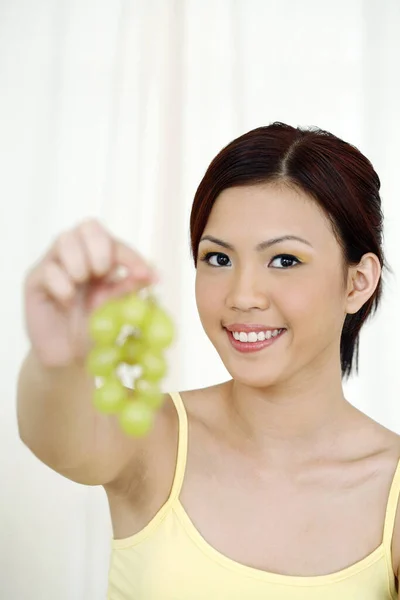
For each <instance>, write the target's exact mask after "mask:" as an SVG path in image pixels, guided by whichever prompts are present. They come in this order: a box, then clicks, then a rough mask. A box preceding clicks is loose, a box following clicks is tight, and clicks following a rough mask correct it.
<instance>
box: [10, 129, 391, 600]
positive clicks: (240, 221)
mask: <svg viewBox="0 0 400 600" xmlns="http://www.w3.org/2000/svg"><path fill="white" fill-rule="evenodd" d="M379 187H380V182H379V178H378V176H377V174H376V173H375V171H374V169H373V167H372V166H371V164H370V162H369V161H368V160H367V159H366V158H365V157H364V156H363V155H362V154H361V153H360V152H359V151H358V150H357V149H356V148H355V147H353V146H351V145H350V144H348V143H346V142H344V141H342V140H340V139H338V138H337V137H335V136H333V135H332V134H330V133H328V132H325V131H321V130H317V129H315V130H312V129H308V130H306V129H300V128H293V127H290V126H287V125H284V124H282V123H274V124H272V125H270V126H268V127H261V128H258V129H255V130H253V131H250V132H248V133H246V134H245V135H243V136H241V137H239V138H238V139H236V140H234V141H233V142H231V143H230V144H229V145H228V146H227V147H226V148H224V149H223V150H222V151H221V152H220V153H219V154H218V156H217V157H216V158H215V159H214V160H213V161H212V163H211V164H210V166H209V168H208V170H207V172H206V174H205V176H204V178H203V180H202V182H201V183H200V186H199V188H198V190H197V193H196V196H195V199H194V203H193V208H192V214H191V240H192V251H193V257H194V263H195V267H196V299H197V306H198V310H199V314H200V318H201V321H202V324H203V326H204V329H205V332H206V334H207V335H208V336H209V338H210V340H211V342H212V343H213V345H214V346H215V348H216V350H217V351H218V354H219V355H220V357H221V360H222V361H223V363H224V365H225V366H226V368H227V370H228V372H229V373H230V376H231V379H229V380H228V381H226V382H224V383H222V384H219V385H215V386H211V387H208V388H205V389H198V390H191V391H185V392H182V393H177V392H175V393H171V394H170V395H167V396H166V399H165V403H164V405H163V407H162V409H161V410H160V411H159V413H158V415H157V419H156V422H155V425H154V428H153V429H152V431H151V433H150V434H149V435H148V436H147V437H146V438H143V439H141V440H132V439H130V438H128V437H125V436H124V435H123V434H122V433H121V431H120V428H119V426H118V425H117V422H116V420H115V418H113V417H106V416H103V415H100V414H97V413H96V412H95V411H94V410H93V408H92V404H91V394H92V391H93V381H92V380H90V379H89V378H88V377H87V375H86V373H85V370H84V359H85V355H86V352H87V348H88V340H87V337H86V330H87V327H86V323H87V317H88V314H89V313H90V311H91V309H92V308H93V306H94V305H97V304H99V303H102V302H103V301H104V300H106V299H108V298H110V297H111V296H118V295H121V294H124V293H126V292H127V291H131V290H132V289H137V288H139V287H142V286H148V285H149V284H151V283H152V281H153V280H154V274H153V272H152V271H151V269H150V268H149V267H148V266H147V264H146V262H145V261H144V260H143V259H142V258H141V257H140V256H138V254H137V253H136V252H135V251H134V250H132V249H131V248H129V247H127V246H125V245H124V244H122V243H121V242H119V241H118V240H115V239H113V238H112V236H111V235H110V234H109V232H108V231H107V230H105V229H104V227H103V226H102V225H101V224H99V223H97V222H94V221H87V222H85V223H83V224H81V225H80V226H78V227H77V228H76V229H74V230H73V231H68V232H66V233H64V234H62V235H61V236H60V237H59V238H58V239H57V240H56V242H55V243H54V245H53V246H52V247H51V249H50V250H49V252H48V253H47V254H46V256H45V257H43V258H42V259H41V260H40V261H39V262H38V263H37V264H36V265H35V266H34V267H33V268H32V270H31V271H30V272H29V273H28V275H27V278H26V286H25V300H26V320H27V330H28V334H29V337H30V340H31V350H30V352H29V355H28V356H27V358H26V360H25V362H24V364H23V366H22V368H21V373H20V377H19V385H18V419H19V429H20V435H21V439H22V440H23V442H24V443H25V444H26V445H27V446H28V447H29V448H30V449H31V450H32V452H34V453H35V455H36V456H37V457H38V458H39V459H41V460H42V461H43V462H45V463H46V464H47V465H49V466H50V467H52V468H53V469H55V470H56V471H58V472H59V473H61V474H62V475H64V476H66V477H69V478H70V479H72V480H74V481H77V482H80V483H85V484H87V485H102V486H104V489H105V490H106V493H107V496H108V500H109V505H110V511H111V516H112V523H113V531H114V539H113V542H112V547H113V550H112V558H111V565H110V573H109V580H110V585H109V596H108V597H109V599H110V600H130V599H132V600H133V599H135V600H205V599H207V600H211V599H213V600H214V599H217V598H218V600H223V599H229V600H261V599H263V600H264V599H267V598H271V599H274V600H281V599H282V600H283V599H293V600H298V599H307V600H312V599H317V598H318V600H320V599H321V598H324V600H328V599H329V600H331V599H332V600H337V599H338V598H341V599H342V600H345V599H346V600H347V599H349V600H350V599H351V600H389V599H394V598H395V597H396V594H397V573H398V568H399V561H400V524H397V523H396V511H397V502H398V496H399V492H400V466H399V464H400V463H399V457H400V440H399V437H398V436H397V435H396V434H395V433H393V432H391V431H389V430H387V429H385V428H384V427H382V426H381V425H379V424H377V423H376V422H374V421H373V420H371V419H370V418H369V417H367V416H366V415H365V414H363V413H361V412H360V411H359V410H357V409H355V408H354V407H353V406H352V405H351V404H350V403H349V401H348V400H347V399H346V398H345V397H344V393H343V388H342V381H343V378H345V377H347V376H348V375H349V374H350V373H351V372H352V369H354V368H356V366H357V350H358V339H359V333H360V329H361V327H362V325H363V324H364V322H365V321H366V319H367V318H368V317H369V316H370V315H371V314H372V313H373V312H374V310H375V309H376V308H377V306H378V304H379V299H380V296H381V293H382V271H383V269H384V268H386V264H385V260H384V256H383V251H382V213H381V201H380V196H379ZM120 264H123V265H125V266H126V267H127V268H128V272H129V275H128V277H127V278H126V279H125V280H122V281H121V280H116V279H115V278H114V277H113V274H114V273H115V268H116V267H117V266H118V265H120Z"/></svg>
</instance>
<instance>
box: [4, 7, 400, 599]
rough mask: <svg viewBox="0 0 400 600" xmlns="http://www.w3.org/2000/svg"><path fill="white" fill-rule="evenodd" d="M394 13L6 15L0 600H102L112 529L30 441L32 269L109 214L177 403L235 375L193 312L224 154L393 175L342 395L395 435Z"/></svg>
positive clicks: (399, 48)
mask: <svg viewBox="0 0 400 600" xmlns="http://www.w3.org/2000/svg"><path fill="white" fill-rule="evenodd" d="M399 31H400V3H399V2H398V0H385V1H384V2H381V0H335V1H331V2H321V1H320V0H303V1H302V2H298V1H297V0H279V1H277V0H119V1H118V0H35V2H32V1H31V0H1V1H0V128H1V130H0V153H1V163H0V164H1V176H0V206H1V209H0V216H1V219H0V262H1V269H0V276H1V296H0V298H1V309H2V311H1V315H2V332H1V363H0V365H1V380H0V381H1V388H0V389H1V396H0V446H1V451H0V488H1V489H0V597H1V598H4V600H5V599H7V600H53V599H54V598H57V600H99V599H101V598H105V596H106V584H107V570H108V559H109V548H110V545H109V540H110V536H111V528H110V519H109V513H108V507H107V503H106V498H105V494H104V493H103V491H102V489H101V488H86V487H84V486H81V485H78V484H74V483H72V482H70V481H69V480H67V479H64V478H63V477H61V476H59V475H57V474H56V473H54V472H52V471H51V470H50V469H49V468H47V467H45V466H44V465H43V464H41V463H40V462H39V461H38V460H37V459H36V458H35V457H34V456H33V455H32V454H31V453H30V452H29V451H28V450H27V449H26V448H25V447H24V446H23V444H22V443H21V442H20V440H19V438H18V434H17V427H16V416H15V414H16V410H15V391H16V379H17V374H18V369H19V366H20V363H21V360H22V358H23V355H24V353H25V351H26V349H27V340H26V337H25V333H24V326H23V321H22V287H21V286H22V281H23V276H24V272H25V269H26V268H27V267H28V266H29V265H30V264H31V262H32V261H34V260H35V259H36V258H37V257H38V256H39V255H40V254H41V253H42V252H43V251H44V250H45V248H46V247H47V246H48V244H49V243H50V242H51V241H52V239H53V238H54V237H55V236H56V235H57V234H58V233H59V232H60V231H61V230H63V229H65V228H67V227H70V226H72V225H73V224H75V223H76V222H78V221H79V220H81V219H82V218H84V217H87V216H95V217H98V218H100V219H101V220H102V221H103V222H104V223H105V224H106V225H107V226H108V227H109V228H110V229H111V230H112V231H113V232H114V233H115V234H117V235H118V236H120V237H122V238H123V239H125V240H126V241H128V242H130V243H132V244H134V245H135V246H136V247H137V248H138V249H139V250H140V251H141V252H143V253H144V254H145V255H146V256H147V257H148V258H149V259H150V260H152V261H153V262H154V263H156V265H157V266H158V269H159V271H160V273H161V275H162V282H161V284H160V286H159V292H160V297H161V299H162V301H163V304H164V305H165V306H166V307H167V308H168V309H169V310H170V312H171V313H172V314H173V316H174V318H175V320H176V321H177V323H178V327H179V338H178V341H177V343H176V344H175V346H174V347H173V349H172V350H171V351H170V354H169V359H170V363H171V370H170V374H169V377H168V380H167V381H166V389H169V390H172V389H180V390H182V389H187V388H194V387H200V386H206V385H210V384H211V383H216V382H218V381H223V380H224V379H225V378H226V377H227V373H226V372H225V370H224V368H223V366H222V365H221V363H220V362H219V359H218V356H217V355H216V353H215V351H214V349H213V347H212V346H211V344H210V343H209V342H208V340H207V338H206V336H205V334H204V332H203V331H202V328H201V325H200V321H199V319H198V316H197V312H196V306H195V301H194V290H193V282H194V269H193V265H192V263H191V259H190V253H189V234H188V231H189V212H190V206H191V202H192V198H193V195H194V192H195V189H196V187H197V185H198V183H199V181H200V179H201V177H202V175H203V173H204V171H205V169H206V167H207V166H208V164H209V162H210V161H211V159H212V158H213V157H214V155H215V154H216V153H217V152H218V151H219V150H220V149H221V148H222V146H224V145H225V144H226V143H228V142H229V141H230V140H232V139H233V138H234V137H236V136H238V135H240V134H242V133H244V132H245V131H248V130H250V129H252V128H254V127H257V126H259V125H265V124H268V123H270V122H272V121H275V120H280V121H284V122H287V123H290V124H292V125H318V126H320V127H322V128H324V129H328V130H331V131H332V132H333V133H335V134H336V135H339V136H341V137H343V138H345V139H346V140H348V141H350V142H352V143H354V144H355V145H357V146H358V147H359V148H360V149H361V150H362V151H363V152H364V153H365V154H366V155H367V156H368V157H369V158H370V159H371V160H372V162H373V163H374V165H375V167H376V169H377V171H378V173H379V174H380V177H381V180H382V197H383V205H384V211H385V216H386V237H385V247H386V251H387V255H388V259H389V262H390V264H391V266H392V268H393V269H394V276H393V277H391V278H389V279H388V280H387V286H386V291H385V297H384V301H383V304H382V308H381V310H380V312H379V314H378V315H377V316H376V317H375V319H374V320H373V321H371V323H370V324H369V325H368V327H366V329H365V331H364V332H363V334H362V338H361V361H360V374H359V377H355V378H353V379H352V380H351V381H350V382H349V383H347V384H346V394H347V397H348V398H349V399H350V400H351V401H352V402H353V403H354V404H355V405H357V406H358V407H360V408H361V409H363V410H364V411H366V412H367V413H368V414H370V415H371V416H372V417H373V418H375V419H376V420H378V421H380V422H381V423H383V424H385V425H386V426H388V427H390V428H392V429H394V430H396V431H398V432H400V409H399V407H398V402H399V396H400V394H399V392H400V384H399V379H398V373H397V369H399V366H400V360H399V359H400V352H399V349H398V348H399V338H400V311H399V310H398V305H399V299H400V287H399V278H398V274H399V271H400V254H399V252H398V232H399V231H400V208H399V175H398V173H399V171H398V156H399V153H398V152H399V151H398V140H399V138H400V116H399V115H400V112H399V110H398V107H399V106H400V41H399Z"/></svg>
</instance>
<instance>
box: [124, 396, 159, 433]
mask: <svg viewBox="0 0 400 600" xmlns="http://www.w3.org/2000/svg"><path fill="white" fill-rule="evenodd" d="M153 419H154V411H153V410H152V409H151V408H150V407H149V406H148V405H147V404H145V403H144V402H139V401H137V400H134V401H133V402H128V403H127V404H125V406H124V407H123V409H122V410H121V412H120V413H119V423H120V425H121V428H122V430H123V431H124V432H125V433H126V434H128V435H133V436H135V437H142V436H144V435H146V434H147V433H148V432H149V431H150V429H151V427H152V425H153Z"/></svg>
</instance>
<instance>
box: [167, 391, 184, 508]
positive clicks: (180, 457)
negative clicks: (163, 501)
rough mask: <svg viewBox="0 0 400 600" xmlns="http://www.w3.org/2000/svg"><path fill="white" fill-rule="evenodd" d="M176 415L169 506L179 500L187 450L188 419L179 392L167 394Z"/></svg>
mask: <svg viewBox="0 0 400 600" xmlns="http://www.w3.org/2000/svg"><path fill="white" fill-rule="evenodd" d="M169 395H170V396H171V398H172V401H173V403H174V405H175V408H176V412H177V413H178V450H177V455H176V466H175V475H174V481H173V484H172V488H171V493H170V496H169V504H170V503H171V502H174V501H175V500H177V499H179V495H180V492H181V489H182V484H183V479H184V477H185V469H186V460H187V450H188V418H187V413H186V408H185V405H184V403H183V400H182V398H181V395H180V393H179V392H170V394H169Z"/></svg>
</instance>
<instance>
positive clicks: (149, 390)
mask: <svg viewBox="0 0 400 600" xmlns="http://www.w3.org/2000/svg"><path fill="white" fill-rule="evenodd" d="M134 395H135V398H137V399H138V400H141V401H142V402H144V403H145V404H147V405H148V406H150V408H152V409H153V410H157V409H158V408H160V407H161V406H162V404H163V402H164V394H163V393H162V392H161V391H160V388H159V386H158V384H157V383H155V382H154V381H147V380H146V379H142V378H141V377H140V378H139V379H137V380H136V381H135V393H134Z"/></svg>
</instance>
